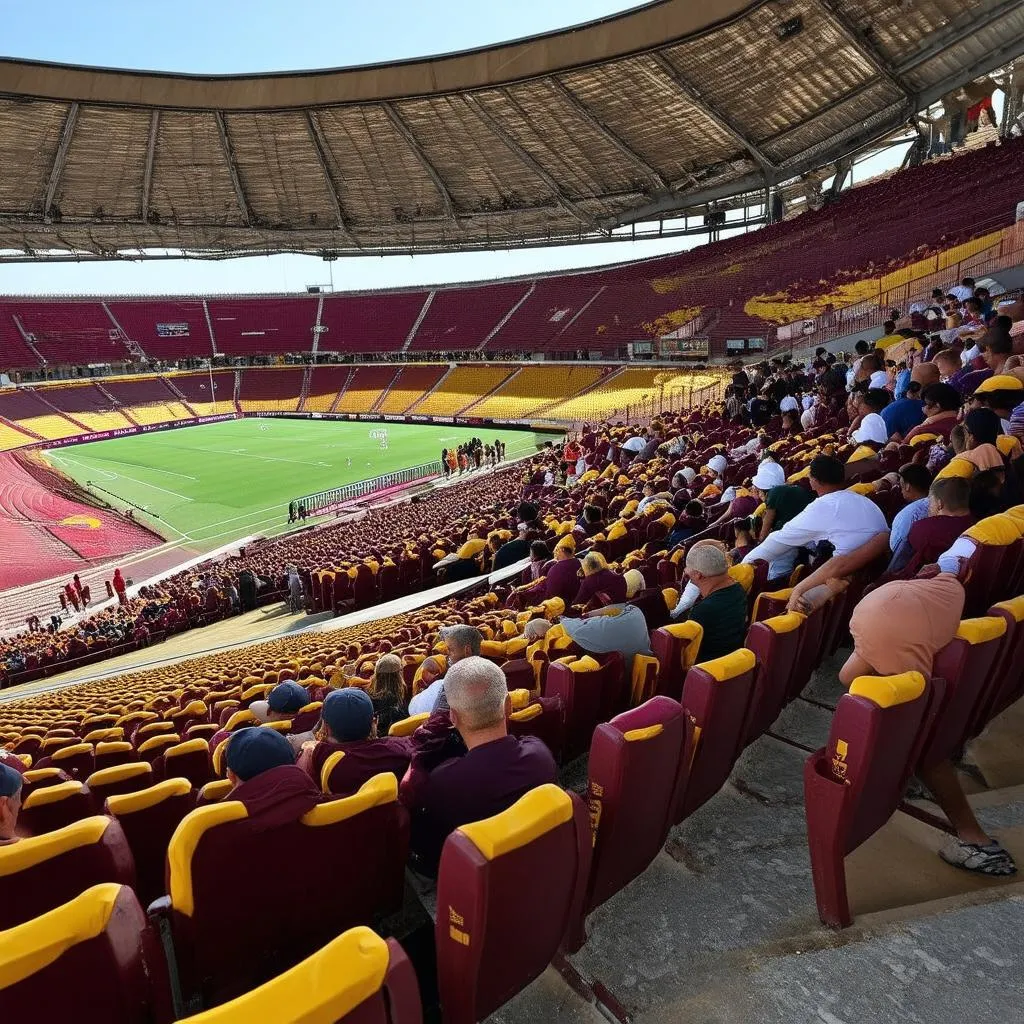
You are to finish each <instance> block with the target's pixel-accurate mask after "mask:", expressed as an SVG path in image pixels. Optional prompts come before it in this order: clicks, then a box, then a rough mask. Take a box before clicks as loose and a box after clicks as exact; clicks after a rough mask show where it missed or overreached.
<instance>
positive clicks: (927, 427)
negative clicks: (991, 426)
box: [903, 383, 961, 443]
mask: <svg viewBox="0 0 1024 1024" xmlns="http://www.w3.org/2000/svg"><path fill="white" fill-rule="evenodd" d="M960 402H961V399H960V393H959V392H958V391H957V390H956V388H954V387H953V386H952V385H951V384H945V383H938V384H928V385H927V386H925V387H924V388H923V389H922V390H921V411H922V412H923V413H924V421H923V422H922V423H919V424H918V425H917V426H916V427H914V428H913V429H912V430H910V432H909V433H908V434H907V435H906V436H905V437H904V438H903V440H904V441H906V442H908V443H909V442H910V441H912V440H913V439H914V438H915V437H917V436H918V435H919V434H937V435H938V436H939V437H941V438H943V439H944V440H947V441H948V440H949V435H950V431H952V429H953V428H954V427H955V426H956V421H957V417H958V416H959V414H960Z"/></svg>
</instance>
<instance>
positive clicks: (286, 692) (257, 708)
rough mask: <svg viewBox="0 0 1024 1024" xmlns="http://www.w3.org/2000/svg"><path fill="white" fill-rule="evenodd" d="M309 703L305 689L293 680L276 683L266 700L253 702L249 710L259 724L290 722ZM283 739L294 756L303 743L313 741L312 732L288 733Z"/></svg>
mask: <svg viewBox="0 0 1024 1024" xmlns="http://www.w3.org/2000/svg"><path fill="white" fill-rule="evenodd" d="M308 703H309V693H308V692H307V691H306V688H305V687H304V686H302V685H301V684H300V683H297V682H295V681H294V680H291V679H290V680H288V681H287V682H284V683H278V684H277V686H275V687H274V688H273V689H272V690H271V691H270V693H269V694H267V699H266V700H254V701H253V702H252V703H251V704H250V705H249V710H250V711H251V712H252V713H253V714H254V715H255V716H256V717H257V718H258V719H259V720H260V721H261V722H290V721H291V720H292V719H293V718H294V717H295V716H296V715H297V714H298V713H299V712H300V711H301V710H302V709H303V708H304V707H305V706H306V705H307V704H308ZM285 739H287V740H288V742H289V743H290V744H291V745H292V750H294V751H295V753H296V754H298V752H299V751H300V750H301V749H302V745H303V744H304V743H309V742H310V741H311V740H312V739H313V732H312V730H310V731H308V732H300V733H288V734H287V735H286V736H285Z"/></svg>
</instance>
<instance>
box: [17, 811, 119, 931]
mask: <svg viewBox="0 0 1024 1024" xmlns="http://www.w3.org/2000/svg"><path fill="white" fill-rule="evenodd" d="M100 882H119V883H121V884H122V885H128V886H133V885H134V884H135V864H134V862H133V860H132V853H131V850H130V849H129V847H128V843H127V841H126V839H125V836H124V832H122V831H121V826H120V825H118V823H117V822H116V821H112V820H111V819H110V818H104V817H100V816H97V817H94V818H86V819H84V820H83V821H76V822H75V823H74V824H73V825H68V826H67V828H63V829H61V830H60V831H58V832H50V833H47V834H46V835H43V836H37V837H34V838H31V839H22V840H21V841H20V842H17V843H12V844H11V845H10V846H0V928H11V927H13V926H14V925H16V924H21V923H22V922H23V921H28V920H29V919H30V918H33V917H38V916H39V915H40V914H45V913H46V912H47V911H48V910H53V909H54V907H59V906H60V905H61V904H62V903H67V902H68V901H69V900H71V899H74V898H75V897H76V896H78V895H79V894H80V893H82V892H84V891H85V890H86V889H88V888H89V887H90V886H93V885H98V884H99V883H100Z"/></svg>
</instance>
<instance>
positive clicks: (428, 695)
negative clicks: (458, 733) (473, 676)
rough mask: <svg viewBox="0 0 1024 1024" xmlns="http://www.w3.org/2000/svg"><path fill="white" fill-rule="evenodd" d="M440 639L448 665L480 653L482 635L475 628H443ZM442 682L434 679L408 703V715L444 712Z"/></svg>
mask: <svg viewBox="0 0 1024 1024" xmlns="http://www.w3.org/2000/svg"><path fill="white" fill-rule="evenodd" d="M440 637H441V639H442V640H443V641H444V643H445V646H446V647H447V648H448V665H449V670H450V666H451V665H452V664H454V663H455V662H457V661H461V660H462V659H463V658H469V657H471V656H473V655H476V654H479V653H480V644H481V642H482V641H483V634H482V633H481V632H480V630H478V629H477V628H476V627H475V626H443V627H442V628H441V632H440ZM444 680H445V677H444V676H442V677H441V678H440V679H435V680H434V681H433V682H432V683H431V684H430V685H429V686H428V687H427V688H426V689H425V690H421V691H420V692H419V693H417V694H416V696H415V697H413V699H412V700H411V701H409V714H410V715H421V714H423V712H424V711H427V712H430V713H433V712H435V711H446V710H447V708H448V703H447V701H446V700H445V699H444Z"/></svg>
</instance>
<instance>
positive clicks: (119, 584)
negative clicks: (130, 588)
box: [113, 569, 128, 604]
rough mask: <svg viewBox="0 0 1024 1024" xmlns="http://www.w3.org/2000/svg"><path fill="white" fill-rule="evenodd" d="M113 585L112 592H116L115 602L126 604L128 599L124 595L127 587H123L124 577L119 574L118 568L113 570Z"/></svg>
mask: <svg viewBox="0 0 1024 1024" xmlns="http://www.w3.org/2000/svg"><path fill="white" fill-rule="evenodd" d="M113 585H114V593H115V594H117V603H118V604H127V603H128V600H127V598H126V597H125V591H126V589H127V588H126V587H125V582H124V577H123V576H122V575H121V570H120V569H115V570H114V584H113Z"/></svg>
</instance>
